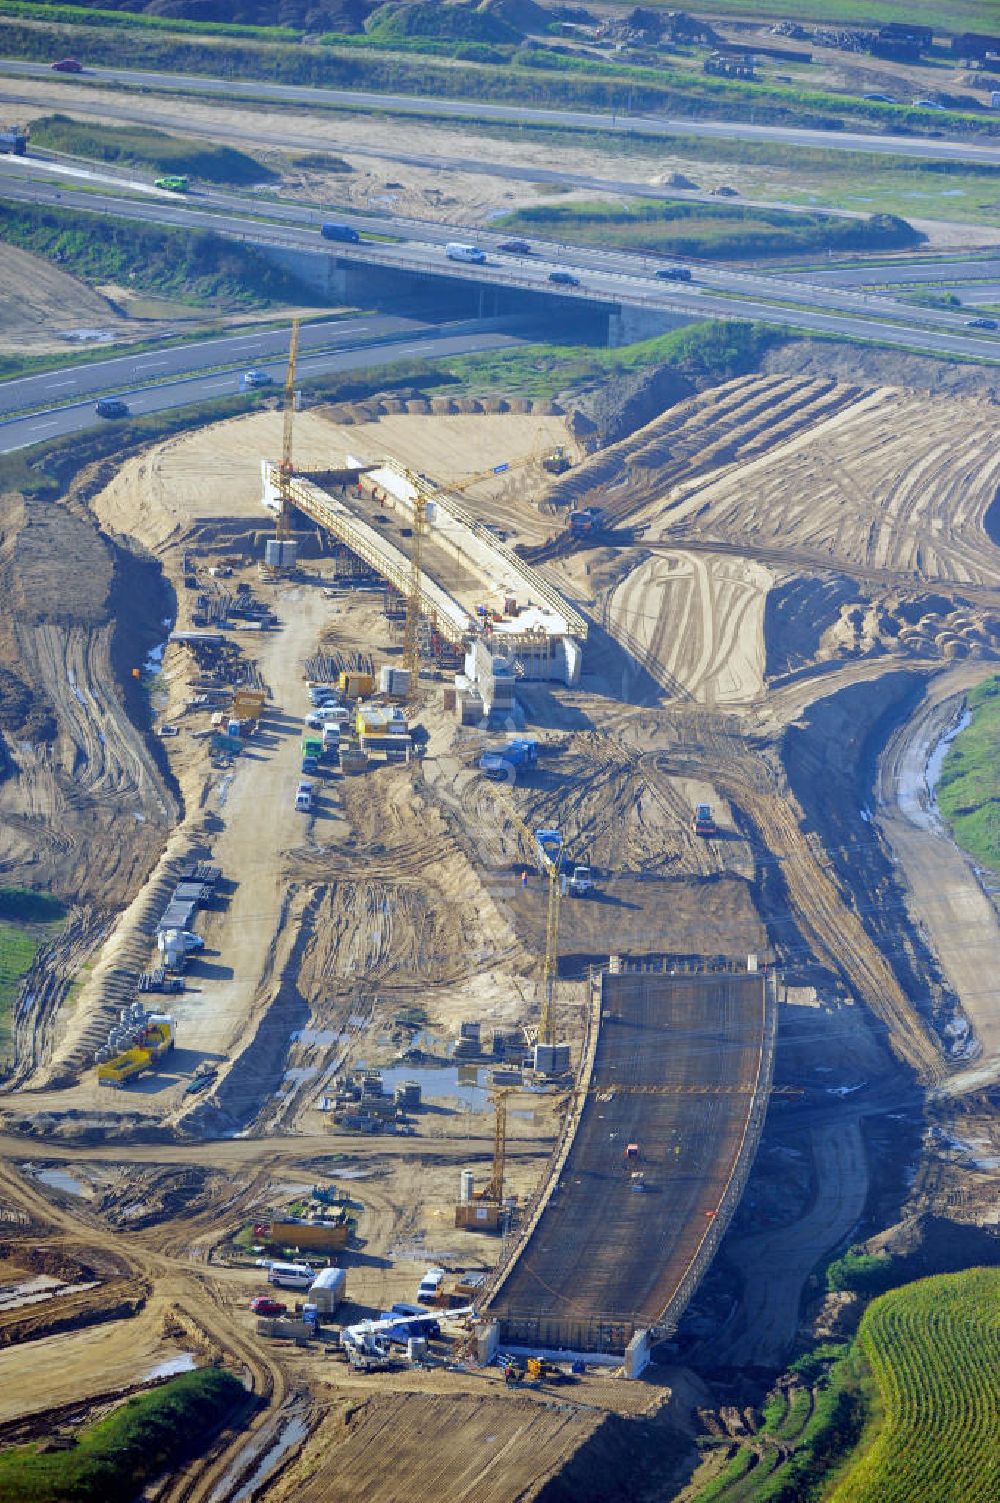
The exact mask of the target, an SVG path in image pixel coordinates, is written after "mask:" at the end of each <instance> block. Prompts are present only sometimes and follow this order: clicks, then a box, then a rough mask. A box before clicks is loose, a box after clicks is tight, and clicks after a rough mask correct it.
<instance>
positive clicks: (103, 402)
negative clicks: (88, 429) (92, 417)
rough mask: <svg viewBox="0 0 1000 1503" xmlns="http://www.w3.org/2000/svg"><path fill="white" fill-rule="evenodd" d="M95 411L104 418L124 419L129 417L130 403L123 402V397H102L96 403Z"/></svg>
mask: <svg viewBox="0 0 1000 1503" xmlns="http://www.w3.org/2000/svg"><path fill="white" fill-rule="evenodd" d="M94 411H95V412H96V413H97V416H98V417H102V418H122V417H128V415H129V407H128V403H127V402H123V401H122V399H121V397H101V398H100V399H99V400H98V401H97V402H95V403H94Z"/></svg>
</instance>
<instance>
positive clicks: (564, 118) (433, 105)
mask: <svg viewBox="0 0 1000 1503" xmlns="http://www.w3.org/2000/svg"><path fill="white" fill-rule="evenodd" d="M0 71H2V72H3V73H7V74H10V75H13V76H15V77H16V76H21V77H30V78H50V79H51V78H52V73H51V72H50V70H49V68H48V67H47V66H46V64H44V63H22V62H14V61H12V60H11V59H9V58H4V59H2V60H0ZM71 77H72V81H73V83H74V84H76V83H80V82H82V81H84V82H87V83H91V84H94V85H98V86H99V85H101V84H105V85H106V84H117V85H125V86H127V87H132V88H143V89H153V90H156V91H158V92H161V93H163V92H166V93H185V94H205V95H220V96H221V97H222V98H224V99H226V100H227V101H229V102H238V101H240V100H247V101H254V102H258V101H261V102H270V101H274V102H276V103H282V104H297V105H299V106H300V107H302V108H309V107H312V108H317V107H318V108H322V109H354V110H385V111H390V112H391V113H393V114H397V115H430V116H431V117H432V118H446V119H458V120H470V119H475V120H497V121H509V122H511V123H512V124H514V125H548V126H555V127H557V128H560V129H564V130H566V129H568V130H601V131H612V132H616V133H617V132H620V133H621V134H623V135H624V134H632V135H645V136H676V135H687V136H705V137H709V138H713V137H714V138H715V139H716V140H727V141H780V142H784V143H785V144H787V145H793V146H820V147H823V148H824V149H825V150H835V151H836V150H839V151H874V152H879V153H886V154H888V155H892V156H911V157H926V158H928V159H930V160H939V161H961V162H984V163H988V164H990V165H992V166H997V165H1000V143H997V144H996V145H992V144H988V143H976V144H974V145H973V144H970V143H968V142H965V141H949V140H928V139H921V138H918V137H915V136H894V135H874V134H867V133H865V132H860V131H836V132H834V131H825V130H806V129H803V128H801V127H798V126H784V125H750V124H747V123H746V122H745V121H742V120H687V119H682V118H676V117H667V116H656V115H633V114H606V113H601V112H599V111H592V110H559V109H533V108H530V107H529V106H527V105H518V104H493V103H491V102H489V101H486V100H479V99H476V100H463V99H432V98H427V99H425V98H421V97H420V96H418V95H414V94H373V93H368V92H362V91H360V90H353V89H320V88H310V87H306V86H304V85H300V84H273V83H263V82H260V81H257V80H241V79H231V78H206V77H202V76H200V75H197V74H180V73H144V72H141V71H139V70H137V69H133V68H93V67H88V68H87V69H86V71H85V72H84V73H77V74H73V75H71Z"/></svg>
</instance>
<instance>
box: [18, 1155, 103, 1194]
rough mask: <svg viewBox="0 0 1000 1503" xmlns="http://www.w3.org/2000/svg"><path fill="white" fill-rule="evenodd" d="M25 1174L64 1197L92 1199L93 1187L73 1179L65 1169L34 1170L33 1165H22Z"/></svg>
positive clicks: (52, 1167) (51, 1167)
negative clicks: (59, 1192)
mask: <svg viewBox="0 0 1000 1503" xmlns="http://www.w3.org/2000/svg"><path fill="white" fill-rule="evenodd" d="M21 1168H22V1169H23V1170H24V1172H25V1174H30V1175H31V1177H32V1179H35V1180H37V1181H38V1183H39V1184H41V1185H48V1187H49V1189H50V1190H61V1191H62V1193H63V1194H64V1195H75V1196H77V1197H78V1198H79V1199H81V1200H91V1199H92V1198H93V1194H94V1191H93V1187H92V1186H91V1185H86V1184H84V1183H83V1181H82V1180H78V1179H74V1177H73V1175H72V1174H70V1173H69V1171H68V1170H66V1169H60V1168H58V1167H55V1166H49V1167H48V1168H45V1169H36V1168H35V1166H34V1164H22V1165H21Z"/></svg>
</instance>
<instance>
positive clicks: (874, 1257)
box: [826, 1252, 899, 1299]
mask: <svg viewBox="0 0 1000 1503" xmlns="http://www.w3.org/2000/svg"><path fill="white" fill-rule="evenodd" d="M898 1282H899V1272H898V1270H897V1268H896V1263H895V1260H894V1259H893V1258H890V1257H886V1256H884V1255H879V1254H876V1253H860V1252H846V1253H844V1254H843V1256H842V1257H839V1258H835V1259H834V1261H833V1262H832V1263H831V1264H830V1265H829V1267H828V1268H827V1270H826V1287H827V1288H828V1289H829V1290H831V1291H834V1292H839V1291H841V1290H849V1291H850V1292H851V1293H852V1294H862V1295H865V1296H866V1298H869V1299H870V1298H871V1297H872V1296H873V1295H875V1294H883V1293H884V1292H885V1290H886V1289H891V1288H892V1286H893V1284H897V1283H898Z"/></svg>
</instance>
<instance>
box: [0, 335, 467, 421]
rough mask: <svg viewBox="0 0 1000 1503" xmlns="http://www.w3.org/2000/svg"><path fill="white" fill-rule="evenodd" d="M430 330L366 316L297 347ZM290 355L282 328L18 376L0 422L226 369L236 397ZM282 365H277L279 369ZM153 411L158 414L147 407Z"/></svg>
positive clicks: (344, 344) (6, 385)
mask: <svg viewBox="0 0 1000 1503" xmlns="http://www.w3.org/2000/svg"><path fill="white" fill-rule="evenodd" d="M436 332H437V330H436V328H435V327H434V326H433V325H430V324H426V323H423V322H420V321H418V320H417V319H413V318H393V317H388V316H384V315H381V314H379V315H372V316H371V317H368V318H347V319H327V320H323V321H322V322H318V323H307V324H303V326H302V330H301V332H300V334H299V348H300V350H301V351H302V353H303V355H305V354H306V353H307V352H308V351H310V350H311V351H315V352H317V353H318V352H321V351H326V350H328V351H335V350H339V351H345V350H349V349H350V350H353V349H356V348H358V347H359V346H360V345H364V346H368V345H375V344H378V343H388V342H394V343H398V342H399V340H400V338H401V337H403V336H410V337H416V336H417V335H424V336H425V337H429V338H432V337H434V335H435V334H436ZM287 354H288V328H287V325H281V326H278V327H275V328H271V329H261V330H259V331H257V332H253V333H238V334H227V335H221V336H217V337H215V338H212V339H199V340H192V341H191V342H190V343H187V344H178V345H172V346H170V345H167V346H162V347H160V348H159V349H154V350H147V351H146V352H145V353H142V354H131V355H130V354H127V353H126V354H124V355H118V356H116V357H115V358H114V359H112V360H99V359H95V360H91V361H87V362H86V364H81V365H68V366H64V367H63V368H62V369H60V370H54V371H45V372H44V373H43V374H42V375H39V376H20V377H18V378H17V379H16V380H12V381H4V382H0V417H3V416H10V415H12V414H13V413H17V412H26V411H27V410H28V409H29V408H32V407H37V406H40V405H43V404H45V405H51V404H52V401H53V398H54V399H55V400H56V401H58V402H76V401H81V400H82V399H84V398H86V397H94V396H96V395H98V394H99V393H102V392H112V391H116V390H121V391H124V390H125V389H126V388H132V387H141V386H151V385H153V384H155V383H157V382H167V381H173V382H175V383H176V381H177V379H178V378H179V377H183V376H191V375H199V374H200V375H204V374H205V372H207V371H213V370H217V369H218V368H222V367H227V366H228V367H233V366H238V367H239V369H238V370H231V371H230V372H229V373H228V374H227V375H225V377H224V381H225V385H224V387H223V388H222V389H223V390H225V391H238V390H239V389H240V378H241V376H242V373H243V371H244V370H246V369H247V368H248V367H251V366H253V367H256V368H262V369H265V370H267V371H268V372H269V373H270V374H271V375H274V374H276V373H277V371H278V369H279V364H280V362H281V361H283V360H284V358H285V357H287ZM275 362H278V363H279V364H276V363H275ZM149 410H150V411H152V410H153V409H152V408H150V409H149Z"/></svg>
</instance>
